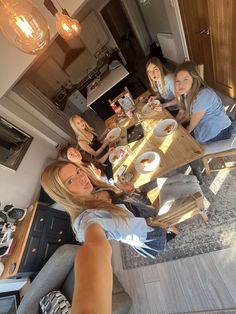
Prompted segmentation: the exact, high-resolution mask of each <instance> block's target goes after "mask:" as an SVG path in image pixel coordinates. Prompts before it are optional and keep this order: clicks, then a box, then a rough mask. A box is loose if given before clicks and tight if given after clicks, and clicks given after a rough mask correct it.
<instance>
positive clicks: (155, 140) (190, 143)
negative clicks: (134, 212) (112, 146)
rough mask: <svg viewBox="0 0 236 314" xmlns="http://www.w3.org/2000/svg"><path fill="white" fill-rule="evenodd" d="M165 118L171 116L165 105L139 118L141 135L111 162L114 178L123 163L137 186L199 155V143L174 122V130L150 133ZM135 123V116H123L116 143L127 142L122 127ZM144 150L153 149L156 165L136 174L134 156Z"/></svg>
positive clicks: (109, 121) (110, 119)
mask: <svg viewBox="0 0 236 314" xmlns="http://www.w3.org/2000/svg"><path fill="white" fill-rule="evenodd" d="M147 95H148V93H147V92H146V93H144V94H143V95H141V96H147ZM135 102H136V105H137V107H138V108H139V109H140V106H141V105H140V103H139V102H138V99H136V100H135ZM115 118H116V117H115V116H113V117H111V118H109V119H108V120H107V121H106V125H107V126H109V125H110V126H111V125H112V119H113V124H114V120H115ZM167 118H172V119H173V117H172V115H171V114H170V113H169V112H168V111H167V110H165V109H164V110H163V111H162V112H156V113H155V115H153V116H152V117H151V118H144V117H143V118H142V120H143V121H142V126H143V129H144V137H143V138H142V139H141V140H139V141H136V142H133V143H130V144H129V147H130V149H131V151H132V152H131V153H130V154H129V155H128V154H126V155H125V156H124V157H123V159H122V160H121V161H120V162H119V163H115V164H114V166H113V173H114V179H115V181H116V179H117V177H116V175H117V171H118V169H119V168H120V166H121V165H125V166H126V167H127V168H126V173H128V172H131V173H132V174H133V179H132V183H133V184H134V186H135V187H136V188H137V187H140V186H142V185H144V184H146V183H148V182H150V181H152V180H153V179H155V178H157V177H161V176H164V175H166V174H167V173H168V172H170V171H172V170H175V169H177V168H180V167H182V166H184V165H186V164H188V163H190V162H191V161H194V160H196V159H199V158H201V157H202V156H203V148H202V147H201V145H200V144H198V143H197V142H196V141H195V140H194V138H193V137H192V136H191V135H190V134H188V133H187V131H186V130H185V129H184V128H183V127H182V125H180V124H178V127H177V129H176V131H175V132H174V133H172V134H170V135H168V136H166V137H156V136H155V135H154V134H153V129H154V127H155V126H156V125H157V123H158V122H159V121H161V120H163V119H167ZM135 123H137V121H136V120H135V119H132V120H128V119H127V120H126V121H124V122H123V123H122V124H120V125H121V127H122V133H121V137H120V143H119V145H127V132H126V129H127V127H128V126H131V125H134V124H135ZM147 151H153V152H156V153H158V154H159V155H160V158H161V162H160V166H159V167H157V169H155V170H154V171H152V172H149V173H146V174H140V173H138V172H137V171H136V170H135V166H134V164H135V160H136V159H137V157H138V156H140V155H141V154H143V153H144V152H147Z"/></svg>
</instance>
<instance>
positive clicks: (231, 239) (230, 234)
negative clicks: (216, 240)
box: [220, 230, 236, 247]
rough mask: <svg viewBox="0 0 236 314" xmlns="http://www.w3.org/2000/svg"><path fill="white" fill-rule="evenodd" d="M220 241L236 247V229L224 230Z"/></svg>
mask: <svg viewBox="0 0 236 314" xmlns="http://www.w3.org/2000/svg"><path fill="white" fill-rule="evenodd" d="M220 242H222V245H223V246H226V247H229V246H230V247H236V231H234V230H232V231H227V230H225V231H223V232H222V234H221V236H220Z"/></svg>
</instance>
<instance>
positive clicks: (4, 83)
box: [0, 0, 85, 98]
mask: <svg viewBox="0 0 236 314" xmlns="http://www.w3.org/2000/svg"><path fill="white" fill-rule="evenodd" d="M33 2H34V3H35V4H36V5H37V6H38V8H39V9H40V11H41V13H42V14H43V15H44V17H45V18H46V19H47V21H48V24H49V27H50V34H51V39H53V37H54V36H55V35H56V29H55V18H54V17H53V16H52V14H51V13H50V12H49V11H48V10H47V9H46V8H45V7H44V5H43V2H44V0H33ZM54 2H55V5H57V4H56V1H54ZM83 2H85V0H76V1H74V0H60V4H61V5H62V6H64V7H65V8H66V9H67V11H68V12H69V14H75V13H76V11H78V8H79V7H80V6H82V4H83ZM0 47H1V49H0V69H1V73H4V75H2V76H1V79H0V98H1V97H2V96H3V95H4V94H5V93H6V91H7V90H9V89H10V88H11V86H12V85H13V84H14V83H15V82H16V81H17V80H18V79H19V78H20V77H21V76H22V75H23V73H24V72H25V71H26V69H27V68H29V66H30V65H31V64H32V62H33V61H34V60H36V58H37V57H36V56H32V55H28V54H25V53H23V52H21V51H20V50H18V49H16V48H15V47H14V46H12V45H11V44H10V43H8V41H7V40H6V39H5V37H4V36H3V35H2V34H1V32H0Z"/></svg>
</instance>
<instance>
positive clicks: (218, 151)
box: [202, 121, 236, 175]
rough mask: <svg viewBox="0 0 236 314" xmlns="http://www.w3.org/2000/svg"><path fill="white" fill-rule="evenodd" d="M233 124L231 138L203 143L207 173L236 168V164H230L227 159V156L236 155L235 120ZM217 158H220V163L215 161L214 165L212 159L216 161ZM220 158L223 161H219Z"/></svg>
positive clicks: (203, 159) (204, 163)
mask: <svg viewBox="0 0 236 314" xmlns="http://www.w3.org/2000/svg"><path fill="white" fill-rule="evenodd" d="M232 125H233V134H232V136H231V138H230V139H228V140H222V141H217V142H212V143H209V144H205V145H203V148H204V156H203V158H202V161H203V165H204V168H205V173H206V174H207V175H209V174H210V173H211V172H215V171H220V170H224V169H229V170H234V169H236V165H235V164H233V165H228V164H227V161H226V159H225V157H229V156H233V155H236V122H235V121H233V122H232ZM216 159H218V163H216V162H215V163H214V165H212V161H214V160H215V161H216ZM219 159H220V160H221V162H219Z"/></svg>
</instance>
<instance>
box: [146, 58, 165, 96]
mask: <svg viewBox="0 0 236 314" xmlns="http://www.w3.org/2000/svg"><path fill="white" fill-rule="evenodd" d="M150 64H154V65H155V66H157V67H158V69H159V70H160V73H161V89H162V92H163V94H164V95H165V94H166V89H165V76H166V75H167V74H168V73H169V71H168V70H167V69H166V67H165V66H164V65H163V64H162V63H161V61H160V60H159V59H158V58H157V57H152V58H150V59H149V60H148V61H147V64H146V74H147V77H148V79H149V82H150V85H151V88H152V90H153V91H154V92H155V93H156V94H157V95H158V96H159V97H161V95H160V94H159V91H158V89H157V87H156V84H155V81H153V80H152V78H151V77H150V75H149V74H148V70H147V69H148V66H149V65H150Z"/></svg>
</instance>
